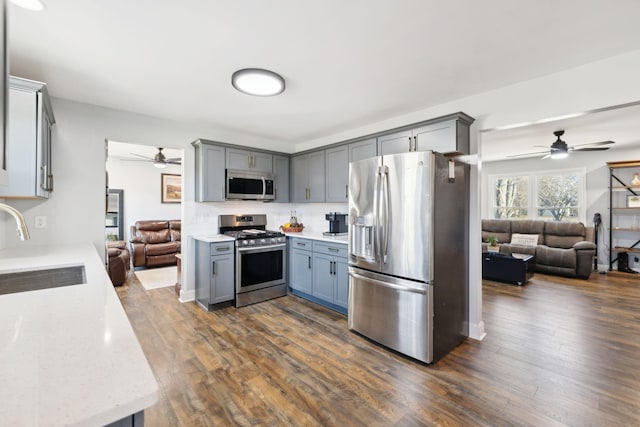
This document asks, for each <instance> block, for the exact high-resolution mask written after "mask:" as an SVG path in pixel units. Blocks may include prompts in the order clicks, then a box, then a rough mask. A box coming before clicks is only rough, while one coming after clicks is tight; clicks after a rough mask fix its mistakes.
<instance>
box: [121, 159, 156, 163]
mask: <svg viewBox="0 0 640 427" xmlns="http://www.w3.org/2000/svg"><path fill="white" fill-rule="evenodd" d="M120 160H122V161H123V162H153V160H152V159H120Z"/></svg>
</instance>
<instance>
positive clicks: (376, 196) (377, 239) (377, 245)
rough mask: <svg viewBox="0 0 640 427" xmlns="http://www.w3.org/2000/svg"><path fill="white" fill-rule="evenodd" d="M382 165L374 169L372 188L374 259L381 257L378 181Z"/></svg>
mask: <svg viewBox="0 0 640 427" xmlns="http://www.w3.org/2000/svg"><path fill="white" fill-rule="evenodd" d="M381 168H382V166H378V169H377V171H376V183H375V187H374V189H373V217H374V220H373V228H374V230H373V253H374V254H375V257H376V261H379V260H380V258H381V254H380V181H381V180H382V172H381Z"/></svg>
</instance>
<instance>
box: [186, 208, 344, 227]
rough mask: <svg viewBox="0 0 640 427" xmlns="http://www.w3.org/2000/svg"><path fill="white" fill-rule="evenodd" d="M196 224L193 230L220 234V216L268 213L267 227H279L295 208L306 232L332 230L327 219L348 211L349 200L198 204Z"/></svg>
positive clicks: (193, 225)
mask: <svg viewBox="0 0 640 427" xmlns="http://www.w3.org/2000/svg"><path fill="white" fill-rule="evenodd" d="M192 203H193V204H194V209H195V212H196V218H195V223H194V224H191V225H192V226H191V227H190V229H191V231H190V233H193V234H200V233H203V234H209V233H210V234H216V233H217V232H218V215H225V214H266V215H267V228H268V229H269V230H277V229H278V227H280V226H281V225H282V224H284V223H285V222H289V219H290V218H291V211H292V210H295V211H296V216H297V217H298V222H301V223H303V224H304V226H305V231H310V232H318V233H322V232H324V231H329V222H328V221H327V220H326V219H325V218H324V216H325V214H327V213H329V212H340V213H347V212H348V205H347V203H299V204H296V203H265V202H254V201H245V200H242V201H226V202H220V203H196V202H192Z"/></svg>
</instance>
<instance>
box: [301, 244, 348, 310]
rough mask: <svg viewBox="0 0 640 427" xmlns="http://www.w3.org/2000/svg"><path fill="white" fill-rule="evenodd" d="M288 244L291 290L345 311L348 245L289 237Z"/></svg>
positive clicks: (346, 303) (326, 305)
mask: <svg viewBox="0 0 640 427" xmlns="http://www.w3.org/2000/svg"><path fill="white" fill-rule="evenodd" d="M289 247H290V252H289V254H290V255H289V256H290V262H289V272H290V275H289V277H290V280H289V283H290V286H291V290H292V293H293V294H295V295H298V296H300V297H303V298H306V299H309V300H311V301H313V302H316V303H318V304H321V305H324V306H325V307H328V308H331V309H333V310H336V311H339V312H341V313H343V314H346V313H347V306H348V303H349V276H348V269H347V267H348V263H347V245H345V244H340V243H335V244H334V243H327V242H322V241H314V240H308V239H300V238H290V240H289Z"/></svg>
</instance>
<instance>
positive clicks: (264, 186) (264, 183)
mask: <svg viewBox="0 0 640 427" xmlns="http://www.w3.org/2000/svg"><path fill="white" fill-rule="evenodd" d="M260 178H262V198H263V199H264V196H265V194H267V181H265V179H264V176H261V177H260Z"/></svg>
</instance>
